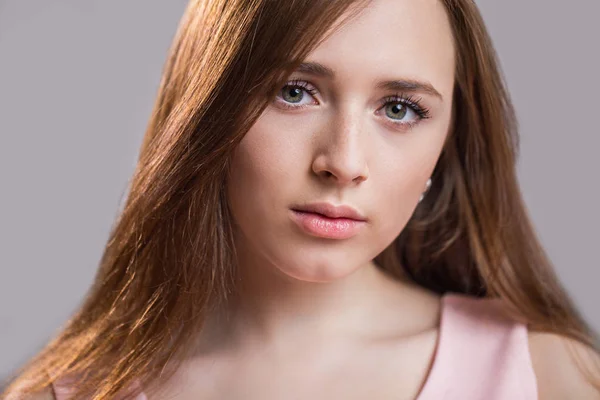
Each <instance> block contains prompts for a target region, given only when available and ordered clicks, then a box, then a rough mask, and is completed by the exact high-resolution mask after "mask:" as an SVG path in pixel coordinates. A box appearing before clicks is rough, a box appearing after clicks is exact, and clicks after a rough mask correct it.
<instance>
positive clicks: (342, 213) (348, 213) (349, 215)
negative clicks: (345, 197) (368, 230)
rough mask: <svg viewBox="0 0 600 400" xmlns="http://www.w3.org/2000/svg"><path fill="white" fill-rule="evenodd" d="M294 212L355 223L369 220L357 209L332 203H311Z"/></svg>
mask: <svg viewBox="0 0 600 400" xmlns="http://www.w3.org/2000/svg"><path fill="white" fill-rule="evenodd" d="M292 210H294V211H302V212H309V213H315V214H321V215H324V216H325V217H329V218H346V219H352V220H355V221H366V220H367V218H366V217H364V216H363V215H362V214H361V213H360V212H358V211H357V210H356V209H354V208H352V207H350V206H347V205H344V204H342V205H339V206H336V205H333V204H331V203H310V204H305V205H299V206H295V207H292Z"/></svg>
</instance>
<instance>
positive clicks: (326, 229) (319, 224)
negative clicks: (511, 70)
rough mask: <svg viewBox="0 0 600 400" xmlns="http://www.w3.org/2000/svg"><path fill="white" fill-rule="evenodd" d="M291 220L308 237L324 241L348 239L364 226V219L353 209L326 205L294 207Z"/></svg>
mask: <svg viewBox="0 0 600 400" xmlns="http://www.w3.org/2000/svg"><path fill="white" fill-rule="evenodd" d="M292 220H293V221H294V222H295V223H296V224H297V225H298V226H299V227H300V228H301V229H302V230H303V231H304V232H306V233H308V234H309V235H312V236H317V237H322V238H326V239H349V238H351V237H352V236H355V235H356V234H358V232H359V231H360V229H362V227H363V226H364V225H366V218H365V217H363V216H362V215H361V214H360V213H359V212H358V211H356V210H354V209H353V208H351V207H348V206H337V207H336V206H333V205H331V204H328V203H317V204H310V205H307V206H299V207H295V208H293V209H292Z"/></svg>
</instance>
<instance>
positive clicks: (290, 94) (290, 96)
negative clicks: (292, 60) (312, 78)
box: [275, 80, 318, 109]
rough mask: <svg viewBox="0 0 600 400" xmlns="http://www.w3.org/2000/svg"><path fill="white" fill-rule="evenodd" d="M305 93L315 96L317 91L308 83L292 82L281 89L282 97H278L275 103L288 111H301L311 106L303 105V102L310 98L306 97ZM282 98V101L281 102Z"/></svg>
mask: <svg viewBox="0 0 600 400" xmlns="http://www.w3.org/2000/svg"><path fill="white" fill-rule="evenodd" d="M304 93H308V94H309V95H310V96H314V95H315V94H317V89H315V88H314V87H312V85H310V84H309V83H308V82H304V81H300V80H293V81H290V82H288V83H286V84H285V85H284V86H283V88H281V90H280V92H279V95H280V96H279V95H278V96H277V97H276V98H275V103H277V104H278V105H281V106H282V107H283V108H286V109H300V108H304V107H307V106H308V105H309V104H306V103H302V100H304V99H305V98H308V96H305V95H304ZM280 98H281V99H282V100H279V99H280ZM313 104H314V103H313ZM316 104H318V103H316Z"/></svg>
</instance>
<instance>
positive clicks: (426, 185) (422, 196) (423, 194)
mask: <svg viewBox="0 0 600 400" xmlns="http://www.w3.org/2000/svg"><path fill="white" fill-rule="evenodd" d="M430 187H431V178H429V179H427V183H426V184H425V191H424V192H423V193H421V197H419V203H420V202H421V200H423V198H425V193H427V192H428V191H429V188H430Z"/></svg>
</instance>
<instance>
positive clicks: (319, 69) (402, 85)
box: [296, 62, 443, 100]
mask: <svg viewBox="0 0 600 400" xmlns="http://www.w3.org/2000/svg"><path fill="white" fill-rule="evenodd" d="M296 72H302V73H306V74H310V75H314V76H321V77H324V78H334V77H335V72H334V71H333V70H332V69H331V68H329V67H327V66H325V65H323V64H321V63H318V62H303V63H301V64H300V65H299V66H298V68H297V69H296ZM376 88H377V89H382V90H399V91H409V92H423V93H426V94H429V95H432V96H435V97H437V98H439V99H440V100H443V97H442V95H441V94H440V92H438V91H437V90H436V89H435V88H434V87H433V85H431V84H430V83H428V82H423V81H419V80H416V79H401V80H392V81H382V82H379V83H378V84H377V85H376Z"/></svg>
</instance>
